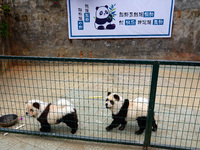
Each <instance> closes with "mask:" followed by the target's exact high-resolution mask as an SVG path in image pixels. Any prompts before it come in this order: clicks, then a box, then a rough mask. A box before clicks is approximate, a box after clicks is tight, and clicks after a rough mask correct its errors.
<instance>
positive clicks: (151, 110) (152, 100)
mask: <svg viewBox="0 0 200 150" xmlns="http://www.w3.org/2000/svg"><path fill="white" fill-rule="evenodd" d="M158 73H159V62H157V61H155V62H154V64H153V71H152V79H151V90H150V96H149V106H148V115H147V124H146V132H145V139H144V149H147V148H148V146H150V141H151V129H152V121H153V116H154V106H155V98H156V89H157V81H158Z"/></svg>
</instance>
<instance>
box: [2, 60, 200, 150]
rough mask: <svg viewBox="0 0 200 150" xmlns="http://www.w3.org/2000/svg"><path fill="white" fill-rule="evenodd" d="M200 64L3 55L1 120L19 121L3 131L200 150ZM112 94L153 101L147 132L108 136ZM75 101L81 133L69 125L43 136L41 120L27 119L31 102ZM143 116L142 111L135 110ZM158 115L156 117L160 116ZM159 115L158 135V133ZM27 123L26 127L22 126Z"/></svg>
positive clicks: (131, 126)
mask: <svg viewBox="0 0 200 150" xmlns="http://www.w3.org/2000/svg"><path fill="white" fill-rule="evenodd" d="M199 82H200V62H190V61H188V62H186V61H184V62H183V61H182V62H179V61H161V60H157V61H154V60H125V59H92V58H90V59H87V58H60V57H59V58H47V57H25V56H24V57H18V56H0V116H2V115H5V114H8V113H14V114H17V115H18V116H19V118H20V119H19V121H18V123H17V124H16V125H15V126H12V127H6V128H5V127H1V128H0V131H2V132H13V133H23V134H34V135H47V136H56V137H64V138H73V139H81V140H90V141H101V142H110V143H121V144H133V145H141V146H144V147H160V148H171V149H199V148H200V142H199V132H200V111H199V110H200V107H199V104H200V94H199V93H200V84H199ZM107 92H115V93H118V94H119V95H122V97H124V98H125V99H126V98H128V99H135V98H137V97H145V98H148V99H149V104H148V116H147V125H146V130H145V133H143V134H142V135H135V134H134V131H135V130H136V129H137V128H138V127H137V124H136V123H135V122H128V124H127V126H126V129H125V130H124V131H119V130H118V129H113V130H112V131H110V132H107V131H106V129H105V128H106V126H108V125H109V124H110V123H111V121H112V114H111V112H110V111H109V110H107V109H106V108H105V100H106V96H107ZM59 98H65V99H68V100H70V102H72V103H73V104H74V105H75V107H76V109H77V114H78V119H79V128H78V131H77V133H76V134H71V133H70V132H69V128H67V127H66V126H64V125H62V124H61V125H55V126H53V127H52V131H51V132H49V133H46V132H40V131H39V128H40V125H39V124H38V122H37V120H36V119H35V120H34V119H32V118H29V117H27V116H26V115H25V112H26V110H25V102H27V101H29V100H31V99H40V100H42V101H45V102H48V103H51V102H52V103H53V102H54V101H55V100H56V99H59ZM135 111H137V110H135ZM154 112H155V116H154ZM153 116H154V117H155V119H156V123H157V124H158V130H157V131H156V132H152V131H151V129H152V120H153ZM22 124H25V126H24V127H23V128H20V129H15V128H16V126H19V125H22Z"/></svg>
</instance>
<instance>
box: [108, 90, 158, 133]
mask: <svg viewBox="0 0 200 150" xmlns="http://www.w3.org/2000/svg"><path fill="white" fill-rule="evenodd" d="M147 102H148V100H147V99H145V98H141V97H140V98H137V99H135V100H134V101H129V100H128V99H125V100H124V99H123V98H122V97H121V96H119V95H118V94H116V93H111V92H108V95H107V99H106V108H108V109H110V110H111V111H112V118H113V121H112V123H111V124H110V125H109V126H108V127H106V130H107V131H111V130H112V129H113V128H116V127H118V126H119V125H120V124H121V126H120V127H119V130H121V131H122V130H124V128H125V127H126V124H127V121H136V120H137V123H138V126H139V130H138V131H136V132H135V134H137V135H139V134H142V133H143V131H144V130H145V128H146V121H147V110H148V105H147V104H146V103H147ZM156 130H157V124H156V121H155V119H154V117H153V122H152V131H154V132H155V131H156Z"/></svg>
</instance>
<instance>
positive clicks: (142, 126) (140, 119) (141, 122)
mask: <svg viewBox="0 0 200 150" xmlns="http://www.w3.org/2000/svg"><path fill="white" fill-rule="evenodd" d="M146 120H147V117H138V118H137V122H138V126H139V130H138V131H136V132H135V134H137V135H139V134H142V133H143V132H144V130H145V128H146Z"/></svg>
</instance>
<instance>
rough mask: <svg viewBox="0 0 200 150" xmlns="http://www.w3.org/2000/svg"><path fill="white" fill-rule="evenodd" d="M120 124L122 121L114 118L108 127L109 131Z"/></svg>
mask: <svg viewBox="0 0 200 150" xmlns="http://www.w3.org/2000/svg"><path fill="white" fill-rule="evenodd" d="M119 125H120V122H119V121H118V120H117V119H114V120H113V121H112V123H111V124H110V125H109V126H108V127H107V128H106V130H107V131H111V130H112V129H113V128H116V127H118V126H119Z"/></svg>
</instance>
